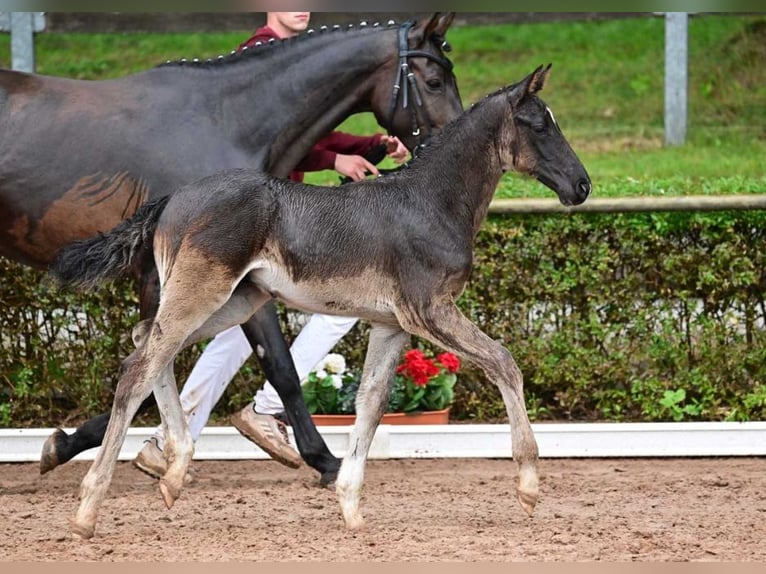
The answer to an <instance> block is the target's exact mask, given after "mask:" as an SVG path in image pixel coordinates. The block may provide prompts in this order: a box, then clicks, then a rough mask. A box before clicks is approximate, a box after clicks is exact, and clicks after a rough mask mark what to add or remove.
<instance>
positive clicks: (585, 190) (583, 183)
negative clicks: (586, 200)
mask: <svg viewBox="0 0 766 574" xmlns="http://www.w3.org/2000/svg"><path fill="white" fill-rule="evenodd" d="M577 190H578V191H579V192H580V194H581V195H584V196H588V195H589V194H590V191H591V187H590V182H589V181H588V180H587V179H581V180H580V181H579V182H578V183H577Z"/></svg>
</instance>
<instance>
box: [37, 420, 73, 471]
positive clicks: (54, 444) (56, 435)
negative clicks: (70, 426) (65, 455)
mask: <svg viewBox="0 0 766 574" xmlns="http://www.w3.org/2000/svg"><path fill="white" fill-rule="evenodd" d="M67 438H69V435H67V434H66V433H65V432H64V431H63V430H61V429H56V430H55V431H53V434H51V436H49V437H48V438H47V439H46V441H45V444H43V450H42V453H41V454H40V474H45V473H46V472H50V471H51V470H53V469H54V468H56V467H57V466H58V465H59V464H61V461H60V460H59V454H58V452H59V449H61V448H62V447H63V446H66V444H67Z"/></svg>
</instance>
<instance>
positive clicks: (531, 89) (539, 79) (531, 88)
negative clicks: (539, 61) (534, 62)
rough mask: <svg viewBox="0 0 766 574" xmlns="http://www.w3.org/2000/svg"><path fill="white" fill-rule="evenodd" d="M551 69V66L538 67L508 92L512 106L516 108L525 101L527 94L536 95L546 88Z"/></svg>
mask: <svg viewBox="0 0 766 574" xmlns="http://www.w3.org/2000/svg"><path fill="white" fill-rule="evenodd" d="M550 69H551V64H548V65H547V66H538V68H537V69H536V70H535V71H534V72H532V73H531V74H529V75H528V76H527V77H526V78H524V79H523V80H521V81H520V82H519V83H517V84H514V85H513V86H512V87H511V89H510V90H509V92H508V100H509V101H510V102H511V105H512V106H514V107H516V106H518V104H519V102H521V100H523V99H524V98H525V97H526V96H527V94H536V93H537V92H539V91H540V90H542V89H543V86H545V80H546V79H547V78H548V71H549V70H550Z"/></svg>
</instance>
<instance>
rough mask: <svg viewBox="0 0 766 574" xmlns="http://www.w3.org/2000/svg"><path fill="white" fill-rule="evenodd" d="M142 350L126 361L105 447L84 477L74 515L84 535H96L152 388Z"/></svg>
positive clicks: (75, 529)
mask: <svg viewBox="0 0 766 574" xmlns="http://www.w3.org/2000/svg"><path fill="white" fill-rule="evenodd" d="M141 351H142V350H141V349H138V350H136V351H134V352H133V353H131V355H130V356H129V357H128V358H127V359H126V360H125V361H123V363H122V374H121V376H120V380H119V382H118V383H117V388H116V390H115V395H114V403H113V405H112V413H111V417H110V419H109V424H108V426H107V430H106V436H105V438H104V441H103V444H102V448H101V449H100V450H99V451H98V454H97V455H96V459H95V460H94V461H93V464H92V465H91V467H90V470H89V471H88V473H87V474H86V475H85V477H84V478H83V480H82V485H81V487H80V506H79V507H78V509H77V513H76V514H75V516H74V517H73V519H72V532H73V533H74V534H75V535H76V536H79V537H81V538H91V537H92V536H93V532H94V530H95V526H96V519H97V517H98V510H99V508H100V506H101V503H102V502H103V500H104V497H105V496H106V492H107V490H108V489H109V483H110V482H111V480H112V474H113V473H114V466H115V463H116V462H117V456H118V455H119V453H120V448H121V447H122V443H123V442H124V440H125V435H126V434H127V432H128V426H129V425H130V421H131V420H132V419H133V416H134V415H135V413H136V410H137V409H138V406H139V405H140V404H141V402H142V401H143V400H144V399H145V398H146V397H147V396H148V395H149V392H150V390H151V387H150V385H149V382H148V381H147V380H146V379H145V378H144V377H143V371H144V370H145V357H144V356H143V354H142V352H141Z"/></svg>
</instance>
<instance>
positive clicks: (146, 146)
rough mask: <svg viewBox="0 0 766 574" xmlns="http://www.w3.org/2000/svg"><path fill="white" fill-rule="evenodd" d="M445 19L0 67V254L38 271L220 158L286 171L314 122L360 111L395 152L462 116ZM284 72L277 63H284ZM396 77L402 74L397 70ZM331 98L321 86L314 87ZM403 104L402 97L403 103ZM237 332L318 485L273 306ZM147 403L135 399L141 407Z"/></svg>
mask: <svg viewBox="0 0 766 574" xmlns="http://www.w3.org/2000/svg"><path fill="white" fill-rule="evenodd" d="M451 21H452V15H439V14H435V15H433V16H431V17H427V18H424V19H422V20H421V21H419V22H407V23H405V24H403V25H401V26H397V25H394V24H393V23H389V24H388V25H384V26H380V25H378V24H377V23H375V24H373V23H370V24H367V23H360V24H359V25H356V26H353V27H349V28H346V27H344V28H343V30H340V29H337V30H336V29H333V30H326V29H324V27H323V29H322V30H317V31H310V32H307V33H305V34H302V35H300V36H298V37H295V38H291V39H288V40H284V41H281V42H274V43H273V44H271V43H270V44H269V45H263V46H260V47H256V48H255V49H250V50H248V51H247V52H245V53H243V54H235V53H232V55H230V56H225V57H223V56H221V57H218V58H217V59H214V60H207V61H204V60H203V61H197V60H194V61H191V60H190V61H186V60H182V61H178V62H169V63H168V64H167V65H163V66H160V67H158V68H155V69H152V70H148V71H146V72H142V73H139V74H134V75H131V76H127V77H124V78H118V79H115V80H106V81H95V82H91V81H79V80H70V79H65V78H55V77H46V76H41V75H34V74H23V73H18V72H12V71H8V70H0V125H2V129H1V130H0V254H1V255H4V256H7V257H10V258H13V259H15V260H17V261H21V262H23V263H27V264H31V265H35V266H39V267H44V266H46V265H47V264H48V263H50V262H51V261H52V260H53V258H54V256H55V254H56V253H57V252H58V251H59V249H60V248H61V247H62V246H64V245H65V244H67V243H69V242H71V241H73V240H78V239H82V238H86V237H91V236H94V235H96V234H97V233H99V232H102V231H106V230H108V229H111V228H112V227H114V226H115V225H117V224H118V223H119V222H120V221H122V220H123V219H124V218H126V217H128V216H130V215H131V214H133V213H134V212H135V210H136V209H137V208H138V206H139V205H141V204H143V203H144V202H145V201H151V200H155V199H157V198H158V197H162V196H165V195H167V194H169V193H172V192H174V191H175V190H176V189H178V188H179V187H180V186H182V185H183V184H186V183H189V182H191V181H194V180H197V179H199V178H200V177H203V176H205V175H209V174H212V173H215V172H218V171H221V170H224V169H229V168H238V167H248V168H258V169H263V170H265V171H268V172H269V173H271V174H273V175H275V176H280V177H286V176H287V175H288V174H289V172H290V171H291V170H292V169H293V168H294V167H295V165H296V164H298V162H299V161H300V159H301V158H303V157H304V156H305V155H306V153H307V152H308V151H309V150H310V149H311V147H312V146H313V144H314V143H315V142H316V141H317V140H318V139H319V138H321V137H322V136H323V135H324V134H326V133H327V132H329V131H330V130H331V129H333V128H334V127H335V126H337V125H338V124H339V123H340V122H341V121H342V120H344V119H345V118H346V117H348V116H349V115H351V114H353V113H357V112H362V111H371V112H373V113H374V114H375V116H376V118H377V119H378V121H379V123H380V124H381V125H383V126H384V127H386V128H388V130H389V131H390V132H391V133H393V134H394V135H397V136H398V137H399V138H400V139H401V140H402V141H403V142H404V143H405V145H407V146H408V147H409V148H410V149H412V148H413V147H415V146H416V145H418V144H419V143H420V141H421V138H422V137H426V136H428V135H430V134H431V133H432V132H433V131H435V130H438V129H439V128H440V127H442V126H444V125H445V124H446V123H447V122H448V121H449V120H451V119H452V118H454V117H455V116H457V115H458V114H459V113H461V112H462V104H461V101H460V96H459V94H458V91H457V85H456V83H455V78H454V75H453V74H452V65H451V63H450V61H449V60H448V59H447V58H446V57H445V56H444V52H443V50H444V49H446V46H447V45H446V43H445V40H444V36H445V34H446V31H447V28H448V27H449V25H450V23H451ZM288 70H289V73H288V72H287V71H288ZM405 71H407V72H411V73H412V76H411V77H404V79H402V78H403V74H404V72H405ZM328 94H332V97H328ZM405 104H406V105H405ZM132 275H133V276H134V277H135V278H136V279H137V280H138V285H139V294H140V302H141V309H140V310H141V317H142V318H144V319H145V318H149V317H152V316H154V314H155V312H156V309H157V304H158V300H159V293H158V282H157V273H156V269H155V268H154V260H153V258H152V254H151V250H147V251H146V252H145V253H144V255H143V256H142V257H139V258H136V261H135V265H134V268H133V270H132ZM243 321H245V322H244V324H243V329H244V332H245V334H246V335H247V336H248V339H249V341H250V343H251V345H252V346H253V348H254V349H255V348H258V347H260V348H261V349H263V351H264V352H263V353H260V352H259V353H255V355H256V357H257V358H258V360H259V362H260V364H261V366H262V367H263V370H264V372H265V374H266V376H267V377H268V379H269V380H270V381H272V383H273V384H274V386H275V388H276V389H277V391H278V392H279V394H280V396H281V398H282V400H283V402H284V404H285V408H286V413H287V417H288V419H289V421H290V424H291V425H292V427H293V430H294V432H295V438H296V443H297V446H298V449H299V451H300V453H301V455H302V456H303V458H304V459H305V460H306V462H307V463H308V464H309V465H311V466H312V467H314V468H316V469H317V470H318V471H319V472H320V473H322V475H323V480H324V481H331V480H332V479H333V477H334V475H335V473H336V472H337V469H338V467H339V465H340V462H339V461H338V459H337V458H335V457H334V456H333V455H332V454H331V453H330V451H329V450H328V449H327V446H326V445H325V443H324V440H323V439H322V437H321V436H320V435H319V433H318V432H317V430H316V428H315V426H314V424H313V422H312V421H311V418H310V416H309V413H308V411H307V409H306V407H305V404H304V402H303V397H302V394H301V391H300V385H299V381H298V377H297V374H296V372H295V369H294V366H293V364H292V360H291V358H290V354H289V349H288V346H287V344H286V342H285V341H284V338H283V336H282V333H281V330H280V326H279V322H278V320H277V316H276V313H275V310H274V308H273V306H272V305H266V306H263V307H261V308H260V309H258V310H257V311H256V312H255V315H254V316H253V317H252V318H243ZM151 403H152V401H151V400H147V402H145V403H144V405H143V406H144V407H146V406H148V405H150V404H151ZM108 420H109V414H108V413H106V414H103V415H99V416H98V417H95V418H93V419H91V420H90V421H88V422H86V423H85V424H84V425H83V426H81V427H80V428H79V429H78V430H77V432H75V433H74V434H73V435H72V436H68V435H67V434H66V433H65V432H64V431H62V430H57V431H56V432H55V433H54V434H53V435H52V436H51V437H50V438H49V439H48V442H47V443H46V445H45V448H44V450H43V453H42V457H41V467H40V470H41V472H43V473H44V472H47V471H49V470H51V469H53V468H55V467H56V466H57V465H58V464H61V463H63V462H66V461H67V460H69V459H70V458H72V457H73V456H75V455H76V454H77V453H79V452H81V451H83V450H86V449H88V448H91V447H95V446H98V445H100V444H101V441H102V438H103V436H104V433H105V431H106V426H107V422H108Z"/></svg>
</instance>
